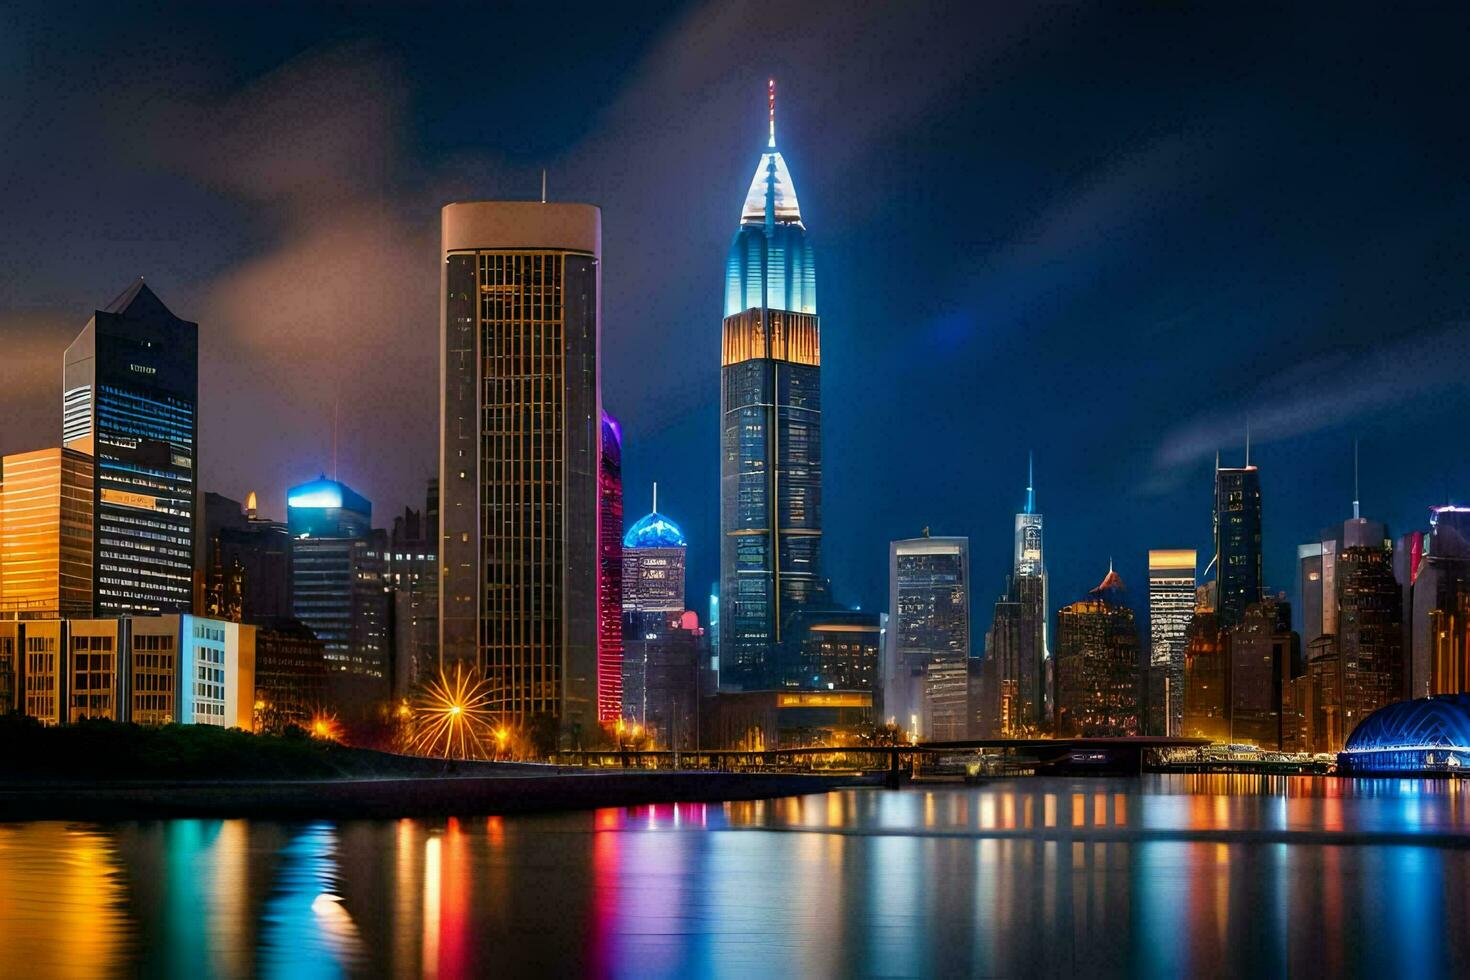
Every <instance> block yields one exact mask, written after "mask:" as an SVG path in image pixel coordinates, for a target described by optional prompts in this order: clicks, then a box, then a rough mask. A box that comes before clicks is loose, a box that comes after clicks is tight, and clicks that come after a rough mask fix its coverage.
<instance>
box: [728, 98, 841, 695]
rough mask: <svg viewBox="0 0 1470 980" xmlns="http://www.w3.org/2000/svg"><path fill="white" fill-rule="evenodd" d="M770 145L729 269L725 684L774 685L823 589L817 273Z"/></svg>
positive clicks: (792, 192)
mask: <svg viewBox="0 0 1470 980" xmlns="http://www.w3.org/2000/svg"><path fill="white" fill-rule="evenodd" d="M769 99H770V102H769V106H770V136H769V141H768V142H767V145H766V151H765V152H764V153H763V154H762V155H761V161H760V164H759V165H758V166H757V167H756V172H755V176H754V177H753V178H752V180H751V183H750V190H749V192H748V193H747V194H746V196H745V206H744V207H743V208H742V209H741V213H740V228H739V230H738V231H736V233H735V239H734V241H732V242H731V243H730V252H729V257H728V259H727V261H726V265H725V319H724V335H723V343H722V347H721V361H720V364H721V368H720V376H721V377H720V410H721V429H722V432H721V447H720V448H721V453H720V532H721V533H720V594H721V597H722V600H723V603H722V604H723V606H724V609H723V610H721V616H720V631H721V634H720V644H719V645H720V652H721V664H720V669H721V684H722V685H724V686H728V687H732V688H745V689H749V688H753V687H760V686H763V685H765V684H768V683H770V682H771V679H770V673H771V671H772V670H774V669H775V663H774V661H775V659H776V658H775V655H774V652H773V651H774V650H775V649H776V648H777V647H778V645H779V644H780V643H781V640H782V635H781V634H782V630H783V626H784V624H785V622H786V620H788V619H789V618H790V616H791V614H792V613H794V612H795V611H796V610H797V609H799V608H800V607H801V606H802V605H803V604H805V603H807V602H808V601H810V599H811V598H812V596H813V594H814V593H815V592H816V591H817V590H818V589H819V587H820V582H821V541H822V438H821V436H822V401H821V388H820V373H821V372H820V365H821V343H820V332H819V328H818V321H817V295H816V286H817V281H816V269H815V266H814V264H813V261H812V247H811V243H810V242H808V241H807V237H806V226H805V225H804V224H803V223H802V220H801V208H800V206H799V205H798V204H797V200H796V188H795V185H794V184H793V183H792V181H791V173H790V171H788V170H787V168H786V161H785V160H784V159H782V157H781V153H780V151H778V150H777V149H776V87H775V82H772V83H771V85H770V92H769Z"/></svg>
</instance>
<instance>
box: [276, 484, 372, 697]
mask: <svg viewBox="0 0 1470 980" xmlns="http://www.w3.org/2000/svg"><path fill="white" fill-rule="evenodd" d="M372 514H373V505H372V504H371V503H369V502H368V500H367V499H366V498H365V497H363V496H362V495H360V494H358V493H357V492H356V491H354V490H353V489H352V488H351V487H349V486H347V484H345V483H340V482H338V481H336V480H329V479H327V478H326V477H325V476H323V477H320V478H319V479H316V480H312V481H311V482H310V483H303V484H301V485H300V486H296V487H292V488H291V489H290V490H289V491H287V493H286V524H287V527H288V528H289V530H290V532H291V611H292V615H294V616H295V617H296V618H297V619H298V620H300V621H301V622H302V623H304V624H306V626H308V627H309V628H310V629H311V631H312V632H313V633H315V634H316V636H317V638H318V639H319V640H321V641H322V656H323V659H324V660H325V662H326V667H327V670H328V671H329V672H336V673H344V674H352V675H358V676H362V677H366V678H371V679H373V680H374V681H383V682H384V684H378V685H373V686H374V687H382V688H383V689H384V690H386V680H387V678H388V666H389V664H388V659H389V652H390V644H391V634H390V630H389V622H388V620H389V615H388V594H387V585H388V581H387V578H386V565H385V555H386V553H387V550H388V541H387V533H386V532H384V531H374V530H373V527H372ZM379 693H381V692H379Z"/></svg>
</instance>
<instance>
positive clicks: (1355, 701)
mask: <svg viewBox="0 0 1470 980" xmlns="http://www.w3.org/2000/svg"><path fill="white" fill-rule="evenodd" d="M1356 510H1357V506H1356V502H1355V503H1354V511H1355V512H1356ZM1318 538H1319V540H1318V541H1314V542H1312V543H1311V544H1306V545H1302V546H1300V547H1298V548H1297V556H1298V565H1299V569H1300V571H1299V578H1300V583H1301V590H1302V606H1303V610H1302V623H1303V627H1304V629H1305V635H1304V636H1303V640H1304V641H1305V643H1306V646H1307V649H1308V651H1309V652H1310V659H1309V661H1308V663H1307V669H1308V670H1309V671H1310V672H1311V673H1312V674H1313V676H1314V677H1315V678H1316V679H1317V680H1316V683H1317V687H1316V696H1315V698H1314V701H1313V714H1311V715H1310V716H1307V717H1306V718H1305V723H1306V725H1307V737H1308V739H1309V741H1310V742H1311V743H1312V744H1313V745H1317V746H1322V745H1326V746H1328V748H1325V749H1322V751H1337V750H1338V749H1340V748H1341V747H1342V743H1343V742H1344V741H1346V739H1347V737H1348V736H1349V735H1351V734H1352V732H1353V729H1354V728H1356V727H1357V724H1358V722H1360V721H1362V720H1363V719H1364V718H1366V717H1367V716H1368V715H1369V714H1371V713H1372V712H1373V711H1376V710H1377V709H1378V708H1381V707H1383V706H1384V705H1386V704H1388V703H1389V702H1391V701H1397V700H1400V699H1401V698H1403V696H1404V690H1405V688H1406V671H1405V658H1404V631H1403V621H1404V618H1403V596H1402V593H1401V589H1400V586H1399V583H1398V582H1397V581H1396V579H1395V577H1394V569H1393V558H1394V556H1393V550H1392V547H1391V545H1390V542H1389V539H1388V529H1387V527H1386V526H1385V525H1383V524H1381V523H1379V522H1378V521H1369V520H1366V519H1364V518H1362V517H1358V516H1356V514H1355V516H1354V517H1353V518H1352V519H1350V520H1347V521H1344V522H1343V523H1342V524H1341V525H1338V526H1337V527H1332V528H1328V529H1327V530H1325V531H1323V532H1322V533H1321V534H1320V535H1318ZM1324 684H1325V685H1326V686H1325V687H1323V685H1324ZM1323 698H1326V699H1327V700H1323ZM1329 714H1331V715H1332V717H1331V723H1330V724H1327V723H1326V722H1325V721H1324V720H1323V719H1325V718H1326V717H1327V716H1328V715H1329Z"/></svg>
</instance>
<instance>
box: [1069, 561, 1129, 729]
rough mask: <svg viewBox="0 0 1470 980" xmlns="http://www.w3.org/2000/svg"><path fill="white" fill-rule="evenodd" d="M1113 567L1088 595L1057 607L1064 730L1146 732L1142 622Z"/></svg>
mask: <svg viewBox="0 0 1470 980" xmlns="http://www.w3.org/2000/svg"><path fill="white" fill-rule="evenodd" d="M1125 599H1126V590H1125V589H1124V586H1123V579H1122V578H1121V577H1120V576H1119V575H1118V573H1117V572H1115V571H1113V569H1112V568H1111V567H1109V568H1108V574H1107V575H1106V576H1105V577H1104V578H1103V580H1102V582H1101V583H1099V584H1098V586H1097V588H1095V589H1093V590H1092V591H1091V592H1089V593H1087V598H1086V599H1083V600H1082V601H1081V602H1074V603H1072V604H1071V605H1070V606H1065V607H1063V608H1062V610H1061V611H1060V612H1059V613H1057V663H1056V686H1057V692H1056V728H1057V734H1059V735H1082V736H1105V735H1137V734H1139V733H1140V722H1141V714H1140V704H1139V696H1138V695H1139V683H1138V682H1139V669H1140V667H1141V663H1140V660H1139V656H1138V653H1139V651H1138V627H1137V625H1136V624H1135V623H1134V619H1133V610H1132V609H1131V608H1129V606H1128V604H1127V602H1126V601H1125Z"/></svg>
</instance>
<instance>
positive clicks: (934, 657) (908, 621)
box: [881, 537, 970, 741]
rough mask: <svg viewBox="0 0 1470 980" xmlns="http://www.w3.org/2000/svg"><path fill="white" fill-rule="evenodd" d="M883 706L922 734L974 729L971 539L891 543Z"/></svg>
mask: <svg viewBox="0 0 1470 980" xmlns="http://www.w3.org/2000/svg"><path fill="white" fill-rule="evenodd" d="M888 590H889V591H888V631H887V633H886V635H885V649H884V651H883V667H882V670H881V675H882V678H883V712H884V714H885V715H886V716H887V717H888V718H890V719H892V720H893V721H894V722H895V723H896V724H897V725H898V727H899V728H900V729H902V730H904V731H906V732H909V733H911V734H913V735H914V736H915V737H917V738H924V739H928V740H932V741H947V740H953V739H960V738H965V737H966V736H967V735H968V734H969V724H970V720H969V657H970V539H969V538H930V537H923V538H910V539H907V540H903V541H894V542H892V543H891V544H890V545H889V549H888Z"/></svg>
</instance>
